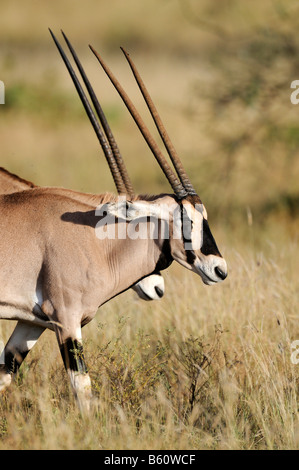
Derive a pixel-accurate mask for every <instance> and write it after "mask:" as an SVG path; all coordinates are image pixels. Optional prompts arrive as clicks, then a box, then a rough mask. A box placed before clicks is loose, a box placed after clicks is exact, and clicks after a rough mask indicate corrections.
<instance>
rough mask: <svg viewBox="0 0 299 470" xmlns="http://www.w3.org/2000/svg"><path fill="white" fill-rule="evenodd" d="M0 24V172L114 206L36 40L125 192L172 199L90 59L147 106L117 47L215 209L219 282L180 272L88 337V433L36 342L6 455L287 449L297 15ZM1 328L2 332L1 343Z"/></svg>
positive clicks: (217, 9)
mask: <svg viewBox="0 0 299 470" xmlns="http://www.w3.org/2000/svg"><path fill="white" fill-rule="evenodd" d="M2 4H3V6H2ZM0 7H1V17H0V43H1V48H0V79H1V80H3V81H4V83H5V85H6V104H5V106H1V107H0V141H1V162H0V163H1V166H5V167H7V168H8V169H9V170H11V171H15V172H17V173H19V174H20V175H21V176H23V177H25V178H27V179H32V180H33V181H34V182H36V183H37V184H44V185H46V184H48V185H57V186H59V185H61V186H65V187H71V188H73V189H83V190H86V191H90V192H92V191H94V192H99V191H103V190H113V183H112V181H111V177H110V175H109V173H108V170H107V169H106V165H104V163H103V160H102V161H101V160H100V158H99V150H98V146H97V142H96V139H95V137H94V135H93V131H92V130H91V129H90V126H89V123H88V122H87V119H86V117H85V115H84V112H83V111H82V110H81V105H80V103H79V101H78V99H77V97H76V95H75V92H74V90H73V87H72V84H71V83H70V80H69V77H68V76H67V74H66V73H65V71H64V67H63V65H62V64H61V60H60V58H59V57H58V54H57V53H56V51H55V49H54V46H53V45H52V43H51V40H50V37H49V34H48V31H47V27H48V26H51V27H52V28H53V29H54V30H55V31H58V30H59V28H60V27H62V28H63V29H64V30H65V31H66V33H67V34H68V35H69V37H70V39H71V40H72V41H73V43H74V45H75V46H76V47H77V48H78V50H79V51H80V56H81V57H82V59H83V61H84V64H86V68H87V70H88V72H89V74H90V76H91V78H92V80H93V82H95V83H96V84H97V90H98V93H99V96H103V102H104V105H105V110H106V112H107V114H108V116H109V117H110V120H111V123H112V125H113V129H114V130H115V131H116V134H117V136H118V140H119V142H120V145H121V148H122V151H123V154H124V155H125V157H126V161H127V162H128V167H129V170H130V174H131V175H132V178H133V180H134V184H135V187H136V190H137V191H142V192H144V191H148V192H157V191H164V190H167V185H166V183H165V182H164V179H163V178H162V177H161V175H160V173H159V171H158V169H157V167H156V165H155V163H154V162H153V159H152V158H151V157H150V156H149V152H148V151H147V149H146V147H145V144H144V143H143V141H142V139H141V138H140V137H139V136H138V133H137V131H136V130H135V127H134V124H133V123H131V120H130V118H129V117H128V114H127V113H126V111H125V110H124V108H123V106H122V105H121V103H120V101H119V99H118V97H117V96H116V94H115V93H114V91H113V90H112V88H111V87H110V84H109V83H108V81H107V79H106V78H105V77H104V76H103V74H102V72H101V71H99V69H98V66H97V64H96V63H95V61H94V60H93V58H92V57H91V55H90V54H89V52H88V49H87V47H86V46H87V44H88V43H89V42H91V43H92V44H93V45H94V46H95V47H96V48H97V49H99V50H102V51H103V54H104V56H105V57H106V59H108V60H109V63H111V64H112V67H113V69H114V70H115V72H116V73H117V75H118V76H120V77H122V82H123V83H124V84H125V85H126V87H127V88H128V90H129V92H130V95H131V96H133V97H134V101H136V103H137V104H138V105H140V106H141V105H142V103H141V100H140V98H139V95H138V91H137V89H136V87H135V85H134V82H133V81H132V79H131V77H130V74H129V72H128V69H127V67H126V64H125V62H124V60H123V58H122V57H121V54H120V52H118V46H119V45H124V46H126V47H127V48H128V49H129V50H130V52H131V53H132V54H133V56H134V58H136V62H137V64H138V66H139V68H140V70H141V71H142V74H143V76H144V79H145V81H146V83H147V84H148V86H149V88H150V90H151V93H152V95H153V97H154V98H155V101H156V102H157V104H158V107H159V109H160V110H161V114H162V116H163V117H164V120H165V122H166V123H167V127H168V129H169V132H170V135H172V136H173V140H174V142H175V144H176V147H177V148H178V150H179V151H180V153H181V154H182V158H183V161H184V163H185V164H186V167H187V169H188V171H189V173H190V174H191V176H192V181H193V182H194V185H195V186H196V187H197V188H198V191H199V194H200V195H201V197H202V198H203V200H204V202H205V204H206V206H207V208H208V212H209V216H210V221H211V226H212V228H213V232H214V234H215V238H216V240H217V241H218V243H219V246H220V248H221V250H222V252H223V254H224V255H225V257H226V259H227V261H228V265H229V274H230V275H229V278H228V279H227V280H226V281H225V283H223V284H222V285H219V286H217V287H213V288H208V287H206V286H204V285H203V284H202V283H201V281H200V279H199V278H197V277H196V276H194V275H192V274H190V273H189V272H186V271H185V270H183V269H182V268H180V267H179V266H174V265H173V266H171V267H170V268H169V269H168V270H167V271H166V272H165V279H166V295H165V297H164V299H163V300H162V301H160V302H156V303H150V304H147V303H144V302H142V301H139V300H137V298H136V297H135V295H134V294H133V293H132V292H126V293H125V294H123V295H122V296H120V297H119V298H116V299H114V300H113V301H111V302H110V303H109V304H107V305H105V306H104V307H103V308H102V309H101V310H100V311H99V313H98V315H97V317H96V319H95V320H94V321H93V322H92V323H91V324H90V325H88V326H87V327H85V328H84V338H85V349H86V358H87V362H88V365H89V368H90V373H91V376H92V379H93V387H94V396H95V398H94V410H93V413H92V415H91V416H90V418H88V419H87V418H86V419H82V418H81V417H80V415H79V414H78V411H77V409H76V406H75V404H74V402H73V398H72V396H71V393H70V390H69V386H68V383H67V380H66V375H65V372H64V370H63V367H62V361H61V359H60V357H59V352H58V348H57V347H56V344H55V338H54V337H53V334H51V333H50V332H47V333H45V334H44V336H43V337H42V338H41V339H40V341H39V343H38V344H37V346H36V347H35V349H34V350H33V351H32V352H31V353H30V355H29V356H28V357H27V359H26V361H25V363H24V365H23V367H22V369H21V372H20V374H19V376H18V377H17V380H16V382H15V383H14V385H13V386H12V388H11V389H10V390H9V391H7V392H5V393H4V394H2V395H1V397H0V449H28V448H35V449H40V448H41V449H101V448H105V449H107V448H109V449H113V448H118V449H154V448H155V449H228V448H230V449H296V448H298V447H299V412H298V400H297V397H298V392H299V364H298V365H294V364H292V362H291V360H290V358H291V352H292V351H291V343H292V341H294V340H297V339H299V324H298V321H297V317H298V312H297V306H298V301H299V280H298V279H299V278H298V265H299V249H298V237H299V228H298V217H299V209H298V207H299V189H298V180H299V158H298V154H299V107H297V106H294V105H292V104H291V103H290V91H291V90H290V83H291V81H293V80H295V79H299V41H298V39H297V35H296V32H297V31H298V24H297V23H298V22H299V15H298V5H297V2H296V1H291V0H289V1H287V2H283V1H282V0H281V1H280V0H273V1H270V0H269V1H268V0H263V1H262V2H261V1H260V0H259V1H256V0H253V1H250V2H246V3H245V2H238V1H236V0H225V1H224V0H223V1H221V2H218V1H216V0H214V1H211V0H209V1H208V0H202V1H200V2H198V1H195V0H194V1H193V0H184V1H183V0H181V1H179V0H178V1H163V2H161V1H160V0H159V1H158V0H155V1H154V0H151V1H145V2H136V0H127V1H126V2H121V1H119V0H112V1H110V2H109V4H107V5H106V6H105V8H104V9H103V8H101V9H99V7H98V2H97V1H95V0H88V1H86V2H84V11H83V7H82V6H79V5H78V6H76V7H74V3H73V2H71V1H70V0H62V1H61V2H51V3H50V2H49V3H48V4H47V5H45V4H43V5H41V3H40V2H37V1H34V0H28V1H27V2H26V7H25V4H24V5H23V6H20V5H19V3H17V2H16V1H13V0H11V1H10V2H9V4H8V3H7V2H5V6H4V2H2V1H0ZM70 11H71V13H72V14H70V13H68V12H70ZM142 109H144V108H142ZM148 122H150V121H148ZM101 158H102V157H101ZM145 168H146V171H144V169H145ZM0 223H1V222H0ZM12 327H13V325H11V324H9V323H7V322H4V321H3V322H1V325H0V334H1V337H2V338H4V339H6V338H8V336H9V334H10V332H11V330H12Z"/></svg>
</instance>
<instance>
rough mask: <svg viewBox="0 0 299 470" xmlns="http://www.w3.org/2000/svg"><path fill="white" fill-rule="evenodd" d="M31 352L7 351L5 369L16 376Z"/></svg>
mask: <svg viewBox="0 0 299 470" xmlns="http://www.w3.org/2000/svg"><path fill="white" fill-rule="evenodd" d="M28 352H29V351H24V352H22V351H18V350H16V349H15V350H14V351H5V367H6V369H7V371H8V372H9V373H10V374H16V373H17V372H18V370H19V368H20V366H21V364H22V362H23V361H24V359H25V357H26V356H27V354H28Z"/></svg>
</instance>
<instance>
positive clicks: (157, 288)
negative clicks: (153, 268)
mask: <svg viewBox="0 0 299 470" xmlns="http://www.w3.org/2000/svg"><path fill="white" fill-rule="evenodd" d="M155 291H156V293H157V295H158V296H159V297H160V298H161V297H163V295H164V292H163V291H162V289H160V287H158V286H155Z"/></svg>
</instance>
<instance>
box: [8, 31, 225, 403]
mask: <svg viewBox="0 0 299 470" xmlns="http://www.w3.org/2000/svg"><path fill="white" fill-rule="evenodd" d="M51 34H52V37H53V39H54V41H55V43H56V45H57V47H58V48H59V51H60V53H61V54H62V56H63V58H64V61H65V60H66V57H65V54H64V52H63V50H62V48H61V46H60V44H59V43H58V41H57V39H56V38H55V37H54V35H53V33H51ZM67 44H68V45H69V42H68V41H67ZM93 52H94V53H95V54H96V55H97V57H98V59H99V61H100V62H101V65H102V66H103V67H104V69H105V71H106V73H107V74H108V76H109V77H110V79H111V80H112V82H113V84H114V85H115V87H116V88H117V90H118V92H119V93H120V95H121V97H122V99H123V100H124V101H125V103H126V105H127V107H128V109H129V111H130V112H131V114H132V115H133V117H134V119H135V121H136V123H137V124H138V126H139V128H140V130H141V132H142V135H143V136H144V137H145V139H146V141H147V143H148V145H149V146H150V148H151V150H152V152H153V154H154V156H155V158H156V160H157V162H158V163H159V165H160V168H161V170H162V171H163V173H164V175H165V176H166V178H167V180H168V182H169V183H170V185H171V187H172V190H173V193H172V194H160V195H156V196H134V195H131V196H130V198H129V199H128V198H126V199H125V200H123V199H122V200H119V198H117V197H116V196H114V195H112V194H103V195H85V194H84V195H83V194H82V193H78V192H75V191H69V190H65V189H58V188H33V189H32V190H30V191H24V192H19V193H14V194H8V195H4V196H0V217H1V225H0V267H1V269H0V279H1V282H0V318H2V319H9V320H19V321H22V322H27V323H29V324H31V325H34V327H35V337H31V338H30V345H31V344H33V343H34V341H35V340H36V338H38V336H39V335H40V334H41V332H42V331H43V330H44V329H45V328H50V329H52V330H54V331H55V333H56V337H57V341H58V344H59V348H60V351H61V355H62V359H63V361H64V364H65V367H66V370H67V371H68V374H69V377H70V381H71V384H72V387H73V391H74V393H75V396H76V397H77V399H78V402H79V405H80V406H81V407H82V408H84V407H87V408H88V407H89V403H90V398H91V382H90V377H89V374H88V371H87V367H86V365H85V360H84V355H83V346H82V335H81V328H82V326H84V325H86V324H87V323H88V322H90V321H91V320H92V319H93V317H94V316H95V314H96V312H97V310H98V308H99V307H100V306H101V305H103V304H104V303H106V302H108V301H109V300H110V299H111V298H113V297H115V296H116V295H119V294H120V293H121V292H123V291H124V290H126V289H128V288H129V287H131V286H132V285H133V284H135V283H136V282H138V281H139V280H140V279H142V278H144V277H145V276H148V275H149V274H151V273H153V272H154V271H155V270H156V269H159V270H163V269H165V268H166V267H168V266H169V265H170V264H171V263H172V261H177V262H178V263H179V264H181V265H182V266H184V267H185V268H187V269H188V270H190V271H193V272H195V273H196V274H198V275H200V277H201V278H202V280H203V282H204V283H205V284H209V285H213V284H216V283H218V282H220V281H223V280H224V279H225V278H226V276H227V266H226V262H225V260H224V259H223V257H222V256H221V254H220V252H219V250H218V248H217V245H216V242H215V240H214V238H213V236H212V233H211V231H210V228H209V225H208V221H207V212H206V210H205V207H204V206H203V204H202V201H201V200H200V198H199V196H198V195H197V193H196V191H195V190H194V188H193V186H192V184H191V182H190V180H189V178H188V176H187V174H186V172H185V170H184V168H183V165H182V163H181V161H180V159H179V157H178V155H177V154H176V152H175V150H174V148H173V146H172V144H171V142H170V139H169V137H168V135H167V133H166V131H165V128H164V126H163V124H162V122H161V120H160V118H159V115H158V113H157V110H156V108H155V107H154V105H153V103H152V101H151V99H150V97H149V95H148V92H147V90H146V88H145V86H144V84H143V82H142V80H141V78H140V76H139V74H138V72H137V70H136V68H135V66H134V64H133V62H132V61H131V59H130V57H129V56H128V54H126V53H125V55H126V58H127V59H128V61H129V63H130V66H131V68H132V70H133V73H134V75H135V78H136V80H137V83H138V85H139V87H140V88H141V90H142V93H143V96H144V98H145V101H146V103H147V105H148V107H149V109H150V111H151V113H152V116H153V118H154V121H155V123H156V125H157V127H158V129H159V132H160V134H161V136H162V139H163V141H164V144H165V146H166V149H167V151H168V153H169V155H170V158H171V160H172V163H173V166H174V169H175V172H176V173H175V172H174V171H173V169H172V168H171V166H170V165H169V163H168V162H167V160H166V158H165V157H164V156H163V154H162V152H161V151H160V149H159V148H158V146H157V144H156V143H155V141H154V140H153V138H152V137H151V135H150V133H149V131H148V129H147V128H146V127H145V124H144V123H143V121H142V119H141V117H140V115H139V114H138V112H137V111H136V109H135V108H134V106H133V104H132V102H131V101H130V100H129V98H128V96H127V95H126V94H125V92H124V90H123V89H122V87H121V86H120V84H119V83H118V81H117V80H116V79H115V77H114V76H113V75H112V73H111V72H110V70H109V69H108V67H107V66H106V65H105V64H104V62H103V60H102V59H101V57H100V56H99V55H98V54H97V53H96V52H95V51H94V50H93ZM70 70H71V71H70ZM69 71H70V73H71V74H72V78H73V77H74V73H75V72H74V71H73V69H72V68H71V69H70V68H69ZM76 87H77V86H76ZM77 91H78V88H77ZM137 226H138V231H137V230H136V227H137ZM136 232H137V235H138V233H142V234H143V235H144V234H145V235H146V236H136ZM111 234H112V235H111ZM110 235H111V236H110ZM28 342H29V341H28ZM28 342H27V343H28ZM26 350H28V344H26ZM18 354H19V355H20V356H22V354H23V351H22V350H20V351H17V352H16V353H15V356H14V357H11V354H10V352H9V351H8V353H6V351H5V364H4V366H3V367H2V369H1V377H0V380H1V381H2V384H3V385H6V384H7V385H8V384H9V383H10V381H11V371H10V369H9V367H8V365H10V364H12V363H13V362H14V361H17V360H18Z"/></svg>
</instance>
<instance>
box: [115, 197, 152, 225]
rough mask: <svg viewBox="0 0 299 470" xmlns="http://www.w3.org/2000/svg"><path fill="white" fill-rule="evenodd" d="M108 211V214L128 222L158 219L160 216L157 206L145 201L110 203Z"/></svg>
mask: <svg viewBox="0 0 299 470" xmlns="http://www.w3.org/2000/svg"><path fill="white" fill-rule="evenodd" d="M106 209H107V214H109V215H112V216H114V217H117V218H119V219H124V220H126V221H128V222H129V221H131V220H135V219H139V218H141V217H158V216H159V215H160V210H159V208H158V207H157V206H155V205H154V204H150V203H147V202H143V201H136V202H130V201H121V202H115V203H109V204H107V206H106Z"/></svg>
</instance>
